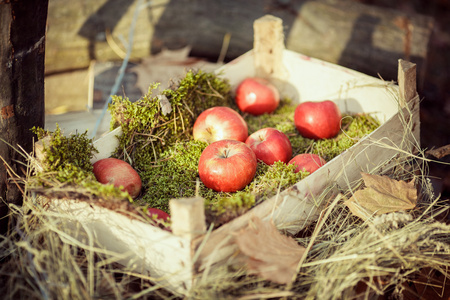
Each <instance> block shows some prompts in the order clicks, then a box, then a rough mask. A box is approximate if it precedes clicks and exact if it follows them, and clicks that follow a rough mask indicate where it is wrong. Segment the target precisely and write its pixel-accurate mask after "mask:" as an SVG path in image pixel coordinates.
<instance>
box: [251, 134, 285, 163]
mask: <svg viewBox="0 0 450 300" xmlns="http://www.w3.org/2000/svg"><path fill="white" fill-rule="evenodd" d="M245 143H246V144H247V145H249V146H250V148H251V149H252V150H253V152H255V155H256V158H257V159H259V160H262V161H263V162H264V163H266V164H268V165H273V163H274V162H276V161H282V162H284V163H287V162H288V161H289V160H290V159H291V156H292V146H291V141H289V138H288V137H287V136H286V135H285V134H284V133H283V132H281V131H279V130H277V129H275V128H270V127H268V128H262V129H259V130H258V131H256V132H254V133H252V134H251V135H250V136H249V137H248V138H247V140H246V141H245Z"/></svg>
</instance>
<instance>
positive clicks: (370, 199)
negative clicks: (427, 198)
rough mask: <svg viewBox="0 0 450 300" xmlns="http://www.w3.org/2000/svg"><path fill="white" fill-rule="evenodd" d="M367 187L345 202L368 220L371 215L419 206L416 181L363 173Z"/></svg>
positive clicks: (358, 214)
mask: <svg viewBox="0 0 450 300" xmlns="http://www.w3.org/2000/svg"><path fill="white" fill-rule="evenodd" d="M361 175H362V178H363V180H364V183H365V185H366V187H365V188H364V189H362V190H358V191H356V192H355V193H354V194H353V196H352V197H351V198H350V199H349V200H347V201H345V205H347V207H348V208H349V209H350V211H351V212H352V213H353V214H354V215H356V216H358V217H360V218H362V219H363V220H366V219H367V218H368V217H369V216H370V215H381V214H385V213H390V212H396V211H404V210H408V209H413V208H414V207H415V206H416V204H417V189H416V187H415V185H414V179H413V180H411V181H410V182H406V181H402V180H394V179H391V178H389V177H387V176H380V175H370V174H367V173H361Z"/></svg>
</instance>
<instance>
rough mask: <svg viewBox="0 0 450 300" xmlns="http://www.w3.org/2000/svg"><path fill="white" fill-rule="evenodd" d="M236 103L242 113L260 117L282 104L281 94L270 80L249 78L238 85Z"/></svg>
mask: <svg viewBox="0 0 450 300" xmlns="http://www.w3.org/2000/svg"><path fill="white" fill-rule="evenodd" d="M235 101H236V104H237V106H238V108H239V110H241V111H242V112H246V113H249V114H251V115H254V116H259V115H262V114H264V113H271V112H273V111H275V109H277V107H278V104H279V103H280V94H279V92H278V90H277V88H276V87H275V86H274V85H273V84H271V83H270V82H269V81H268V80H266V79H263V78H258V77H249V78H246V79H244V80H243V81H242V82H241V83H240V84H239V85H238V87H237V89H236V95H235Z"/></svg>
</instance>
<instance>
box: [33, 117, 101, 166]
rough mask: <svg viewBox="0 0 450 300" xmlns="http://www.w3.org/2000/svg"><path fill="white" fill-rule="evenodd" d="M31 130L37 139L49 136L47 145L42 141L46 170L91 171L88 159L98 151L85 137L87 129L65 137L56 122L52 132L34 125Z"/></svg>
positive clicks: (90, 140)
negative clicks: (72, 169)
mask: <svg viewBox="0 0 450 300" xmlns="http://www.w3.org/2000/svg"><path fill="white" fill-rule="evenodd" d="M32 131H33V132H34V133H35V134H36V135H37V136H38V139H43V138H44V137H47V136H49V137H50V140H51V141H50V143H49V144H48V145H47V144H46V143H44V145H43V146H44V147H43V150H44V152H45V160H46V168H47V170H48V171H63V170H65V169H67V168H69V169H71V168H77V169H78V168H79V169H80V170H83V171H87V172H90V171H92V164H91V163H90V159H91V158H92V157H93V155H94V153H96V152H98V151H97V149H95V148H94V146H93V144H92V139H89V138H88V137H87V131H86V132H84V133H81V134H80V133H76V134H72V135H71V136H70V137H65V136H64V135H63V134H62V132H61V128H59V125H58V124H56V130H55V131H54V132H50V131H47V130H44V129H42V128H36V127H33V128H32Z"/></svg>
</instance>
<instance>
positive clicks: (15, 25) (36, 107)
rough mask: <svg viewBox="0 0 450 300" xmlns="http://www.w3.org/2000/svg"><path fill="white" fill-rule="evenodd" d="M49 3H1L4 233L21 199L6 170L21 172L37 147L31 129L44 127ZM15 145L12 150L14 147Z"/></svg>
mask: <svg viewBox="0 0 450 300" xmlns="http://www.w3.org/2000/svg"><path fill="white" fill-rule="evenodd" d="M47 8H48V0H22V1H0V30H1V33H0V62H1V69H0V70H1V73H0V156H1V157H2V158H3V159H4V162H3V161H2V162H1V163H0V198H1V202H0V218H1V219H0V222H1V223H0V229H1V232H4V231H5V229H6V225H7V222H8V218H5V216H6V215H7V213H8V206H7V204H6V203H14V204H21V201H22V199H23V198H22V195H21V192H20V190H19V188H18V186H17V185H16V183H15V182H13V181H11V180H10V178H11V176H10V175H9V174H8V172H7V169H8V168H7V165H6V164H8V165H9V166H10V167H11V169H12V170H13V171H14V172H16V173H17V174H19V175H22V174H23V172H22V171H23V169H24V167H23V166H22V164H21V163H20V162H23V161H24V159H23V157H22V156H21V155H20V154H19V153H18V152H17V151H16V150H14V149H13V147H14V148H16V149H17V147H18V146H21V147H22V148H23V149H24V150H25V151H26V152H28V153H30V152H31V151H32V149H33V142H34V140H33V139H34V137H35V136H34V134H33V133H32V132H31V128H32V127H33V126H39V127H44V118H45V112H44V106H45V102H44V70H45V64H44V60H45V32H46V20H47ZM11 146H12V147H11Z"/></svg>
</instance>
